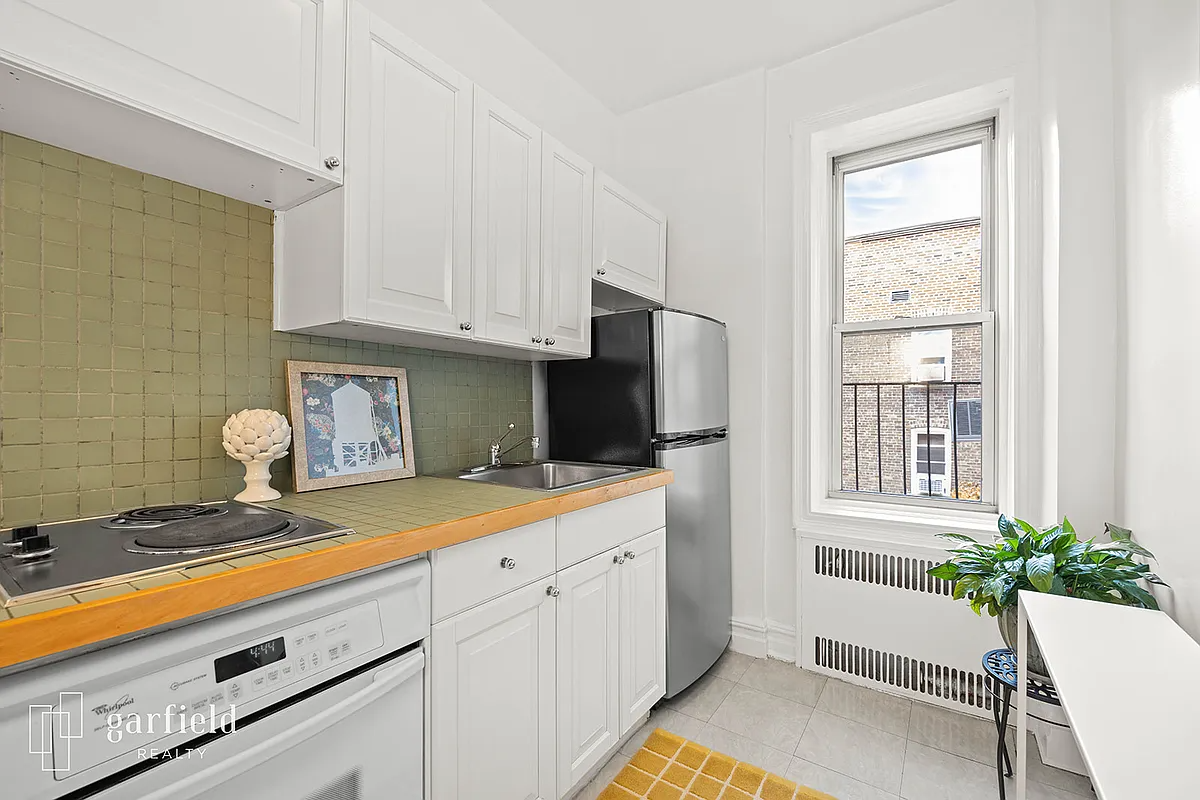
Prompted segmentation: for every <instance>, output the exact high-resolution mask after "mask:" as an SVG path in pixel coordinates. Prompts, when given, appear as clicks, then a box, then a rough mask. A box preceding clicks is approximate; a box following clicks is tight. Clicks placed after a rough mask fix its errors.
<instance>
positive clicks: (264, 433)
mask: <svg viewBox="0 0 1200 800" xmlns="http://www.w3.org/2000/svg"><path fill="white" fill-rule="evenodd" d="M221 435H222V436H223V437H224V439H225V441H224V442H223V444H224V446H225V452H226V453H228V454H229V457H230V458H235V459H237V460H238V461H241V462H243V463H244V464H245V465H246V489H245V491H242V492H240V493H239V494H238V495H237V496H236V497H234V498H233V499H234V500H241V501H243V502H246V503H261V502H264V501H266V500H276V499H278V498H279V497H280V494H279V492H278V491H276V490H275V489H272V488H271V462H272V461H274V460H275V459H277V458H283V457H284V456H286V455H287V451H288V447H289V446H290V445H291V443H292V427H291V426H290V425H288V421H287V417H285V416H284V415H283V414H280V413H279V412H278V411H271V410H270V409H267V408H247V409H244V410H242V411H239V412H238V413H236V414H233V415H231V416H230V417H229V419H228V420H226V421H225V425H224V426H222V428H221Z"/></svg>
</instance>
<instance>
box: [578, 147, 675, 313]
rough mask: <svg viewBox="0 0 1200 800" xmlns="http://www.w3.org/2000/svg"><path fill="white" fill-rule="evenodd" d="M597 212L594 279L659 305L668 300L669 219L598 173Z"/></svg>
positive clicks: (593, 263) (593, 260)
mask: <svg viewBox="0 0 1200 800" xmlns="http://www.w3.org/2000/svg"><path fill="white" fill-rule="evenodd" d="M595 214H596V230H595V237H596V238H595V246H594V248H593V259H592V266H593V277H594V278H595V279H596V280H598V281H601V282H603V283H607V284H609V285H611V286H615V287H617V288H618V289H623V290H625V291H626V292H631V293H633V294H636V295H638V296H640V297H644V298H647V299H649V300H652V301H654V302H656V303H662V302H664V301H665V299H666V285H667V218H666V217H665V216H664V215H663V213H662V212H661V211H658V210H657V209H655V208H654V207H653V206H651V205H650V204H648V203H646V202H645V201H644V200H642V199H641V198H639V197H637V196H636V195H635V194H633V193H632V192H630V191H629V190H628V189H626V188H625V187H623V186H621V185H620V184H619V183H617V182H616V181H614V180H613V179H612V178H610V177H608V176H607V175H605V174H604V173H603V172H599V171H597V173H596V211H595Z"/></svg>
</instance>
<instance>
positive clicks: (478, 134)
mask: <svg viewBox="0 0 1200 800" xmlns="http://www.w3.org/2000/svg"><path fill="white" fill-rule="evenodd" d="M541 173H542V132H541V131H540V130H538V128H536V127H535V126H534V125H532V124H531V123H529V122H528V121H527V120H525V119H524V118H523V117H521V116H520V115H519V114H517V113H516V112H515V111H513V110H512V109H510V108H507V107H506V106H504V105H503V104H501V103H500V102H498V101H497V100H496V99H495V98H494V97H492V96H491V95H489V94H488V93H487V92H485V91H483V90H482V89H480V88H479V87H478V86H476V87H475V163H474V206H473V209H472V213H473V223H472V226H473V231H474V235H473V238H472V246H473V248H474V251H473V252H474V262H475V263H474V272H475V314H474V322H475V326H476V332H475V337H476V338H477V339H479V340H481V341H486V342H495V343H497V344H509V345H517V346H520V347H529V348H533V347H536V346H537V343H538V328H539V325H540V318H539V308H538V297H539V295H540V293H541V285H540V284H541V275H542V268H541V242H540V236H539V234H540V227H541V205H542V195H541Z"/></svg>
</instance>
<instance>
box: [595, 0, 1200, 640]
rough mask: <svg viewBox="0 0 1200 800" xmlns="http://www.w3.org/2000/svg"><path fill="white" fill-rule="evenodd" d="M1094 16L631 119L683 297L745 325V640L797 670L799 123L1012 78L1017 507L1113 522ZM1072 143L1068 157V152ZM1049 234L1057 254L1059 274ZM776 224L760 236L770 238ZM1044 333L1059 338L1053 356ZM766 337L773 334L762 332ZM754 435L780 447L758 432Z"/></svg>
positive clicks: (1104, 199)
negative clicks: (1044, 256) (1025, 392)
mask: <svg viewBox="0 0 1200 800" xmlns="http://www.w3.org/2000/svg"><path fill="white" fill-rule="evenodd" d="M1130 2H1131V3H1132V0H1130ZM1095 11H1096V10H1095V9H1093V3H1092V2H1089V0H1017V1H1015V2H1009V3H995V2H990V1H989V0H958V2H955V3H952V4H950V5H948V6H944V7H942V8H939V9H935V10H933V11H930V12H928V13H926V14H922V15H920V16H917V17H913V18H910V19H908V20H904V21H902V22H900V23H897V24H895V25H892V26H890V27H888V28H884V29H882V30H879V31H876V32H875V33H872V34H870V35H868V36H864V37H862V38H860V39H857V40H855V41H852V42H848V43H846V44H844V45H841V46H838V47H835V48H832V49H830V50H826V51H824V52H821V53H818V54H816V55H813V56H810V57H807V58H803V59H800V60H798V61H795V62H792V63H790V64H787V65H784V66H782V67H779V68H777V69H773V70H769V71H767V72H766V75H765V80H766V87H765V94H764V89H763V85H762V78H761V74H760V73H754V74H752V75H748V76H743V77H740V78H737V79H734V80H730V81H725V82H723V83H720V84H716V85H714V86H710V87H707V88H705V89H701V90H696V91H693V92H689V93H687V94H685V95H681V96H679V97H676V98H672V99H670V100H666V101H663V102H660V103H656V104H654V105H651V106H649V107H646V108H644V109H641V110H639V111H637V112H633V113H631V114H628V115H625V116H623V117H622V118H621V124H620V134H619V142H620V144H619V148H618V149H619V163H620V168H621V174H622V176H623V178H622V179H623V180H624V181H625V182H627V183H629V184H630V185H631V186H632V187H633V188H634V189H636V190H639V191H642V192H644V193H645V194H646V196H647V197H648V198H649V199H650V200H651V201H652V202H655V203H657V204H658V205H660V206H661V207H662V208H663V209H664V210H665V211H666V212H667V215H668V219H669V220H670V226H671V238H670V241H669V246H668V295H669V298H670V302H671V303H672V304H676V305H680V306H682V307H685V308H693V309H695V310H699V311H702V312H704V313H708V314H712V315H713V316H716V317H719V318H723V319H726V320H727V321H729V322H730V327H731V334H730V335H731V349H730V354H731V360H733V361H735V367H734V368H735V369H736V370H737V371H738V372H737V378H736V379H735V380H733V381H732V385H731V389H730V391H731V401H732V403H733V405H734V410H733V411H731V414H732V415H733V421H732V430H733V432H734V433H733V435H734V437H736V439H735V440H736V441H738V442H739V443H740V445H741V449H740V451H739V452H738V453H737V455H736V461H735V474H737V472H738V471H739V470H742V471H743V472H741V474H740V475H739V476H738V479H737V480H736V482H735V484H734V488H733V492H734V497H733V507H734V526H735V527H734V536H735V542H734V553H735V561H736V563H735V569H734V614H735V637H736V634H737V632H738V629H739V627H740V629H741V630H742V632H743V634H744V641H743V646H744V647H745V649H749V650H755V651H758V650H761V649H768V645H769V649H770V650H771V651H772V653H773V654H775V655H778V656H780V657H785V658H786V657H788V655H789V654H790V653H791V652H792V646H793V643H792V639H793V637H794V634H795V625H796V616H795V607H796V605H795V604H796V587H797V579H798V576H797V575H796V571H795V539H794V534H793V528H792V525H793V486H794V485H795V481H794V476H793V475H792V435H793V416H794V405H793V401H792V400H793V399H792V396H791V395H792V389H791V382H792V369H793V359H794V354H793V353H792V341H793V325H794V323H795V321H796V313H797V312H796V310H795V309H794V308H793V288H792V287H793V281H794V280H795V277H796V275H797V272H798V270H802V269H806V268H807V265H806V264H804V263H803V261H801V263H800V264H797V263H796V259H795V253H796V249H795V246H794V242H795V238H794V237H797V236H799V237H801V238H803V237H804V236H805V235H806V231H805V230H804V229H803V225H802V226H801V229H800V230H798V231H797V230H795V229H794V226H793V220H794V219H796V218H797V217H798V218H800V219H802V220H805V219H807V214H806V213H805V211H806V209H805V208H804V207H803V206H802V207H801V208H800V209H797V208H794V207H793V197H799V198H801V201H800V202H801V203H802V204H803V203H805V202H806V200H807V197H808V180H809V176H808V175H806V174H803V173H802V174H801V175H800V177H799V181H798V182H797V181H796V180H795V179H794V174H793V164H792V157H793V152H792V151H793V142H792V138H791V131H792V127H793V125H795V124H796V123H801V124H802V125H804V126H807V127H808V128H810V129H812V130H819V129H821V128H827V127H831V126H833V125H836V124H839V123H843V122H848V121H851V120H854V119H861V118H863V117H867V116H873V115H875V114H879V113H883V112H885V111H888V110H892V109H895V108H900V107H903V106H907V105H912V104H915V103H919V102H922V101H925V100H930V99H933V98H937V97H940V96H944V95H947V94H951V93H953V92H956V91H961V90H964V89H968V88H972V87H975V86H980V85H984V84H989V83H992V82H995V81H997V80H1005V79H1007V80H1011V81H1012V82H1013V84H1014V86H1015V92H1016V95H1017V98H1018V100H1017V103H1016V107H1015V113H1016V115H1017V118H1018V123H1017V127H1018V132H1017V135H1018V142H1019V146H1020V147H1021V149H1022V152H1021V157H1020V159H1019V161H1018V163H1017V165H1016V169H1017V171H1018V172H1019V173H1020V174H1019V175H1017V176H1016V182H1017V185H1018V187H1019V189H1020V191H1022V192H1024V193H1025V196H1023V197H1022V198H1020V201H1019V202H1020V209H1019V211H1018V215H1017V216H1018V224H1019V225H1021V226H1022V227H1023V228H1024V229H1026V230H1028V231H1029V232H1030V235H1031V237H1032V239H1033V240H1034V242H1035V244H1034V246H1033V247H1032V248H1031V249H1029V250H1028V251H1022V252H1019V253H1018V254H1017V258H1018V261H1019V265H1018V269H1020V270H1022V271H1023V274H1024V279H1025V280H1026V281H1027V282H1030V283H1033V284H1035V287H1034V291H1033V293H1032V294H1033V297H1032V299H1031V300H1030V301H1029V302H1024V303H1022V304H1021V305H1020V306H1019V308H1018V309H1017V312H1018V317H1017V319H1016V320H1015V324H1016V325H1017V326H1018V328H1019V331H1020V342H1021V345H1020V351H1019V352H1018V353H1016V354H1015V355H1014V357H1015V358H1017V359H1018V366H1019V368H1020V369H1021V370H1022V372H1021V374H1032V375H1035V376H1041V377H1040V378H1033V379H1030V380H1029V381H1025V382H1023V383H1024V384H1026V385H1027V386H1028V385H1029V384H1032V386H1029V387H1028V388H1031V389H1032V391H1030V392H1029V395H1030V396H1031V397H1033V398H1034V399H1033V400H1031V401H1029V402H1026V403H1024V404H1023V405H1021V406H1020V407H1019V408H1018V409H1017V413H1018V414H1019V416H1020V419H1021V424H1022V429H1023V431H1024V439H1025V440H1027V442H1028V444H1027V445H1026V446H1024V449H1023V450H1022V452H1020V453H1019V454H1018V457H1019V459H1020V462H1021V464H1022V469H1021V470H1020V471H1019V473H1018V474H1017V475H1015V476H1014V479H1015V483H1016V486H1017V491H1016V492H1015V494H1016V497H1017V502H1016V504H1015V507H1012V508H1006V509H1005V510H1006V511H1008V512H1010V513H1013V512H1015V513H1017V514H1020V515H1022V516H1027V517H1029V518H1031V519H1033V520H1035V521H1037V522H1044V523H1049V522H1051V521H1052V520H1053V518H1054V517H1055V516H1057V515H1059V514H1061V513H1063V512H1066V513H1067V514H1069V515H1070V516H1071V517H1072V519H1073V521H1074V522H1075V523H1076V524H1077V526H1078V527H1080V528H1081V529H1083V530H1089V531H1091V530H1096V529H1097V528H1098V527H1099V526H1100V525H1101V524H1102V523H1103V522H1104V521H1105V520H1108V519H1112V518H1113V514H1114V513H1115V511H1116V508H1115V507H1116V502H1115V499H1114V498H1115V497H1116V495H1117V492H1116V476H1115V469H1116V468H1115V464H1114V461H1115V452H1116V433H1115V431H1116V426H1117V418H1116V411H1117V405H1116V398H1115V395H1116V380H1117V369H1116V347H1117V341H1116V325H1115V324H1114V322H1113V320H1114V318H1115V317H1116V311H1117V297H1116V295H1117V291H1118V285H1117V265H1116V258H1115V256H1114V251H1115V246H1114V245H1115V240H1114V233H1113V230H1114V227H1115V226H1114V220H1115V212H1114V202H1115V201H1114V192H1115V190H1114V186H1113V179H1112V163H1113V143H1112V137H1111V131H1112V119H1113V117H1112V114H1113V111H1112V70H1111V48H1110V45H1109V43H1110V41H1111V35H1110V21H1109V17H1108V15H1107V14H1106V13H1102V11H1103V10H1101V13H1095ZM1190 30H1192V32H1195V26H1193V28H1192V29H1190ZM764 103H765V105H764ZM764 112H765V127H764V128H763V130H762V133H763V134H764V135H765V142H764V143H763V144H759V143H757V142H756V141H755V138H756V136H757V135H758V133H759V131H758V128H757V127H756V126H757V125H758V122H757V120H758V119H759V118H760V117H759V115H761V114H762V113H764ZM735 115H742V116H743V119H740V120H739V119H736V118H735ZM1043 147H1045V148H1047V150H1048V152H1047V153H1046V154H1043V153H1042V150H1043ZM1064 147H1065V148H1067V150H1068V153H1067V156H1066V157H1065V158H1062V159H1061V160H1060V159H1059V158H1058V157H1057V155H1056V149H1058V150H1060V149H1061V148H1064ZM802 157H804V158H806V156H802ZM804 163H805V164H806V163H807V161H806V160H805V162H804ZM822 177H823V176H822ZM760 190H761V192H762V193H763V194H762V196H761V198H760V195H759V194H758V192H759V191H760ZM798 212H799V213H798ZM756 213H761V214H762V217H761V221H756V220H755V219H754V218H753V214H756ZM1043 224H1044V225H1045V226H1046V237H1047V243H1048V244H1049V245H1050V247H1049V250H1050V251H1051V253H1052V255H1053V259H1054V262H1053V269H1051V270H1049V271H1047V272H1043V271H1042V266H1043V264H1042V262H1041V252H1040V251H1041V246H1042V237H1041V231H1042V225H1043ZM760 231H761V234H762V236H763V237H764V239H763V240H762V242H761V244H760V243H759V242H757V241H755V239H754V236H755V234H756V233H758V232H760ZM731 256H740V257H737V258H731ZM1042 291H1044V292H1045V297H1046V303H1045V305H1044V306H1043V305H1042V303H1041V292H1042ZM1043 331H1045V332H1050V333H1053V334H1054V335H1052V336H1049V337H1047V344H1048V346H1049V347H1050V352H1049V355H1048V356H1047V357H1046V358H1045V359H1044V360H1043V353H1042V351H1041V347H1040V343H1041V334H1042V333H1043ZM750 336H754V337H757V339H756V340H754V341H752V342H746V341H744V340H743V337H750ZM735 342H736V346H735ZM1043 363H1045V364H1046V365H1047V367H1046V368H1045V369H1044V370H1043ZM743 426H755V427H754V429H755V430H757V431H759V432H760V434H761V435H760V436H759V438H758V439H757V440H754V439H750V440H748V437H747V436H746V433H745V430H744V427H743ZM1043 441H1045V442H1046V444H1045V446H1042V442H1043ZM1059 453H1061V454H1062V455H1061V457H1059V456H1058V454H1059ZM755 631H758V632H759V634H758V635H759V637H760V639H759V641H758V642H757V643H755V642H753V641H752V639H753V634H754V632H755ZM747 641H749V642H750V645H751V646H749V647H746V646H745V645H746V642H747Z"/></svg>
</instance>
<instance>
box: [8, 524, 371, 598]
mask: <svg viewBox="0 0 1200 800" xmlns="http://www.w3.org/2000/svg"><path fill="white" fill-rule="evenodd" d="M349 532H350V530H349V529H348V528H343V527H339V526H337V525H334V524H332V523H329V522H323V521H321V520H316V519H311V518H309V517H302V516H299V515H297V514H291V513H289V512H286V511H280V510H278V509H273V508H266V507H263V506H255V505H249V504H247V503H239V502H237V501H233V500H230V501H224V502H218V503H198V504H178V505H164V506H150V507H148V508H137V509H131V510H129V511H124V512H121V513H120V514H115V515H109V516H105V517H96V518H93V519H84V520H74V521H70V522H56V523H48V524H41V525H38V526H26V527H23V528H14V529H11V530H5V531H0V591H2V592H3V594H4V595H5V599H7V600H8V601H9V602H11V601H12V600H21V601H25V600H34V599H47V598H50V597H58V596H61V595H64V594H71V593H73V592H78V591H84V590H87V589H91V588H97V587H99V586H106V585H110V584H114V583H124V582H126V581H130V580H136V579H139V578H144V577H148V576H151V575H155V574H158V573H162V572H169V571H173V570H178V569H181V568H184V567H188V566H193V565H196V564H202V563H205V562H209V561H220V560H225V559H230V558H237V557H238V556H241V555H245V554H248V553H252V552H258V551H260V550H267V549H272V548H276V547H284V546H287V545H292V544H299V543H302V542H306V541H312V540H315V539H324V538H328V537H330V536H338V535H341V534H344V533H349Z"/></svg>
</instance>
